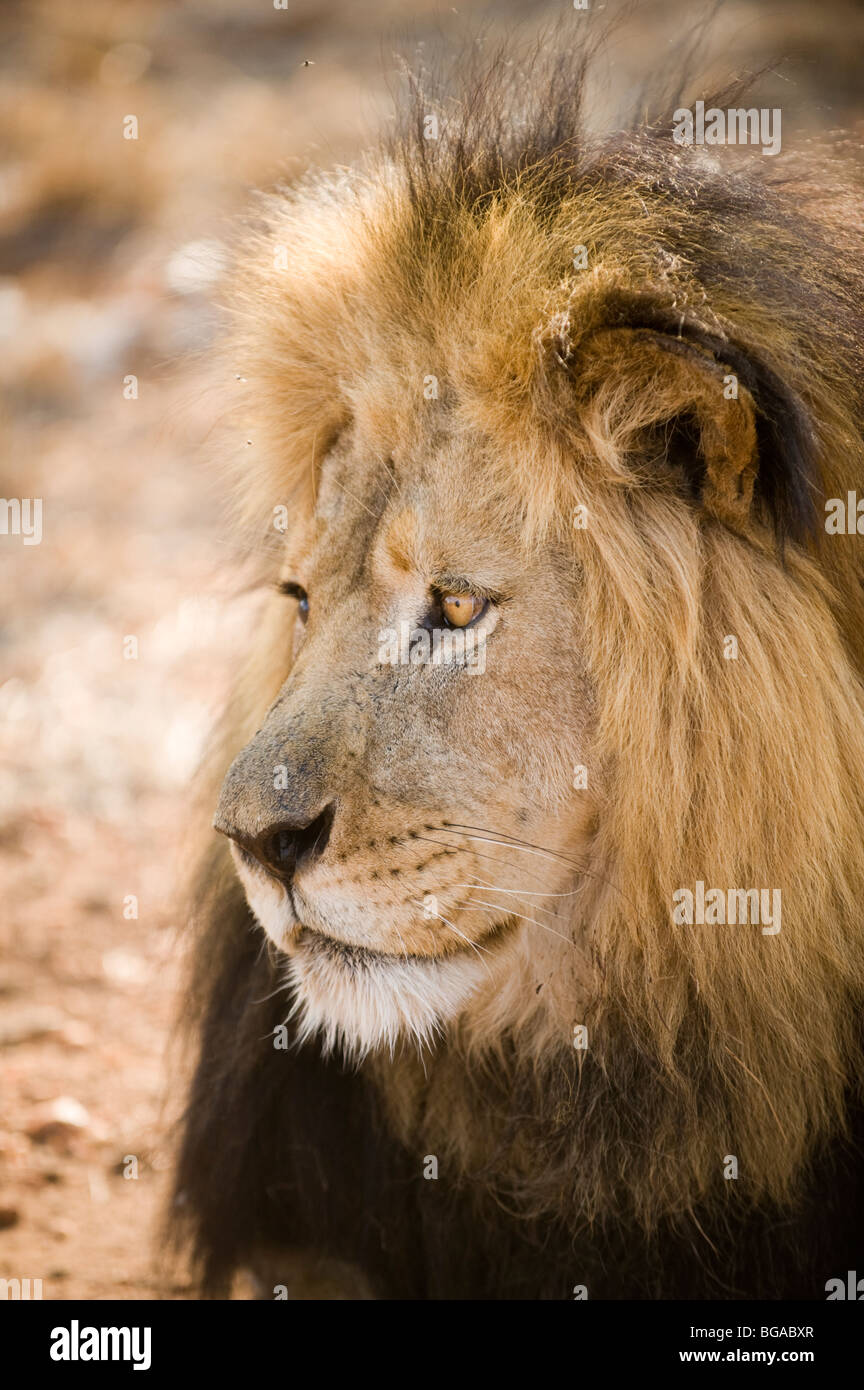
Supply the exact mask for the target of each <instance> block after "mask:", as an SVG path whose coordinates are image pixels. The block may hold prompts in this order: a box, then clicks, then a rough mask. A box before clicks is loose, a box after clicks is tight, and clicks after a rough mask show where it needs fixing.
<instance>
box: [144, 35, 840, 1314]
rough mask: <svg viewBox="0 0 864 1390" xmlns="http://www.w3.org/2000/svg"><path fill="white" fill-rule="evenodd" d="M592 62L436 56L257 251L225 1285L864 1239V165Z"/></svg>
mask: <svg viewBox="0 0 864 1390" xmlns="http://www.w3.org/2000/svg"><path fill="white" fill-rule="evenodd" d="M582 90H583V73H582V69H581V66H580V60H572V59H568V58H566V57H564V58H559V59H557V60H555V61H554V62H552V63H551V64H550V63H547V64H545V65H544V63H543V62H542V61H540V60H538V61H537V62H535V63H534V64H533V65H531V64H525V63H512V62H510V63H508V62H507V61H503V60H500V59H499V60H497V61H492V62H490V63H489V64H488V66H487V67H486V68H485V69H484V70H483V71H482V72H480V73H479V74H475V75H474V76H473V77H469V78H468V79H466V85H465V87H464V89H463V92H462V95H461V100H460V101H459V102H457V103H455V104H454V103H451V104H447V102H446V101H444V102H440V103H439V104H438V105H437V106H433V101H434V100H436V98H434V96H430V95H429V93H428V92H426V93H424V92H423V91H421V90H420V89H419V88H415V92H414V97H413V99H412V100H410V101H409V103H408V106H407V117H406V120H405V121H404V122H403V128H402V130H401V134H400V135H399V136H398V137H397V138H396V139H394V140H392V141H390V142H388V143H387V144H386V145H385V146H384V148H383V149H382V150H381V151H379V152H378V153H377V154H376V155H373V156H370V158H369V160H368V161H367V162H365V163H363V164H361V165H360V166H359V167H356V168H352V169H350V170H341V171H338V172H336V173H333V174H327V173H323V172H316V173H313V174H310V175H309V176H307V177H306V178H305V179H304V180H302V181H300V183H299V184H297V185H296V186H294V187H292V188H290V189H288V190H282V191H280V192H278V193H277V194H275V195H273V196H272V197H271V198H270V199H269V200H268V202H267V203H266V205H265V215H264V219H263V224H262V225H261V226H260V227H259V228H258V230H257V231H256V232H255V234H254V236H253V238H252V241H251V244H250V245H248V246H246V247H245V248H244V250H243V254H242V256H241V260H240V264H239V266H238V269H237V274H236V284H237V295H236V332H235V334H234V336H233V338H232V342H231V359H230V360H231V366H232V370H233V372H234V373H236V374H237V375H238V376H239V377H241V378H242V379H243V380H242V381H241V382H240V383H239V384H238V387H237V389H238V391H242V392H243V396H242V397H240V398H238V399H239V400H240V401H241V402H242V406H241V405H240V404H238V407H237V408H238V411H240V412H241V413H242V414H243V418H244V419H248V420H249V421H250V424H249V433H250V436H251V447H250V448H249V449H247V450H245V452H244V454H243V458H242V463H241V468H240V470H239V471H240V481H239V487H240V492H241V499H242V520H241V521H239V522H238V525H242V526H247V525H248V527H249V528H250V533H254V535H255V537H256V538H257V542H258V549H257V553H258V555H259V562H260V567H261V568H260V574H261V580H262V585H266V586H267V596H266V597H265V598H263V599H262V609H261V617H260V621H259V622H258V624H257V627H256V630H255V632H254V634H253V635H252V637H251V648H252V653H251V657H250V660H249V663H248V665H247V667H246V669H245V670H244V671H243V672H241V674H240V675H239V676H238V682H237V690H236V693H235V698H234V701H233V703H232V707H231V712H230V715H229V718H228V720H227V723H226V727H225V731H224V735H223V738H222V740H221V741H220V742H219V744H218V747H216V748H214V750H213V752H212V758H211V761H212V771H213V776H214V777H215V779H216V781H217V783H220V782H221V791H220V792H219V794H218V806H217V807H216V812H215V821H214V825H215V829H216V831H218V832H219V834H218V835H213V836H212V841H211V843H210V844H209V845H208V849H207V851H206V854H205V855H204V858H203V861H202V867H201V870H200V873H199V876H198V879H197V888H196V912H195V916H196V919H197V922H198V937H197V941H198V945H197V949H196V954H195V963H194V971H193V986H192V996H191V998H190V1000H189V1001H187V1003H186V1005H185V1013H186V1017H187V1021H188V1022H189V1023H190V1026H191V1027H192V1028H193V1030H194V1032H195V1036H196V1038H197V1065H196V1069H195V1073H194V1077H193V1079H192V1082H191V1089H190V1093H189V1100H188V1107H187V1110H186V1116H185V1121H184V1130H183V1138H182V1145H181V1149H180V1154H179V1160H178V1167H177V1177H176V1202H175V1206H174V1208H173V1210H172V1222H175V1221H176V1222H178V1223H179V1227H180V1229H181V1230H182V1232H183V1233H184V1235H185V1238H186V1239H188V1241H189V1243H190V1248H191V1252H192V1259H193V1262H194V1266H195V1268H196V1270H197V1273H198V1275H199V1277H200V1286H201V1289H202V1290H203V1291H204V1292H205V1293H208V1294H219V1293H223V1294H224V1293H225V1292H226V1291H227V1290H228V1289H229V1288H230V1287H231V1280H232V1278H233V1276H234V1274H235V1273H236V1272H237V1271H239V1270H242V1269H249V1270H251V1271H253V1274H254V1276H255V1277H256V1279H257V1280H258V1285H259V1287H260V1289H261V1290H262V1296H266V1297H273V1296H284V1295H285V1293H286V1291H287V1296H289V1297H292V1298H312V1297H324V1298H337V1297H357V1298H396V1297H398V1298H418V1299H432V1298H460V1299H461V1298H465V1299H476V1298H480V1299H482V1298H494V1299H498V1298H501V1299H506V1298H531V1299H534V1298H571V1297H573V1296H574V1291H576V1292H575V1296H576V1297H582V1296H587V1297H589V1298H634V1297H636V1298H674V1297H682V1296H686V1297H688V1298H694V1297H705V1298H709V1297H724V1298H738V1297H745V1296H750V1297H758V1298H774V1297H782V1296H789V1297H791V1296H794V1297H808V1298H821V1297H824V1296H825V1294H824V1289H825V1284H826V1281H827V1280H828V1279H829V1278H830V1277H832V1276H834V1275H837V1274H841V1275H842V1274H843V1271H845V1270H846V1269H847V1268H855V1267H856V1266H855V1257H856V1252H855V1247H856V1240H857V1239H859V1238H860V1232H861V1224H860V1215H861V1211H862V1185H861V1178H860V1165H858V1164H857V1162H856V1160H857V1155H858V1153H859V1152H860V1141H861V1123H860V1115H861V1108H860V1093H859V1088H858V1078H859V1077H860V1066H861V1039H860V1027H859V1022H858V1016H857V1011H858V1009H859V1007H860V1003H861V994H862V979H864V975H862V968H864V932H862V908H864V843H862V826H864V778H862V769H864V690H862V679H861V678H862V657H864V587H862V586H864V566H862V549H861V546H862V542H861V541H860V539H859V537H858V535H857V533H856V530H855V527H854V526H852V527H851V528H850V533H849V534H833V533H831V532H829V531H828V530H826V527H825V524H824V514H825V507H826V502H828V501H829V500H830V499H837V498H840V499H845V498H846V497H847V494H849V493H850V492H854V490H855V489H856V488H857V487H858V486H860V485H861V483H862V480H864V468H862V437H861V420H862V383H864V352H862V331H861V330H862V324H861V313H862V309H861V306H862V304H864V276H862V256H861V233H860V230H859V229H860V227H861V225H862V224H861V219H860V200H858V199H857V195H855V194H854V193H852V192H849V191H848V188H847V185H848V186H849V187H851V186H852V185H853V183H854V180H852V179H851V177H850V176H848V175H847V174H846V173H844V166H843V165H842V163H840V162H839V158H838V160H836V161H835V162H833V163H826V164H824V165H822V166H819V167H817V168H815V169H814V168H812V167H810V168H808V167H806V166H804V167H799V166H798V165H797V164H796V163H795V162H794V161H790V160H789V158H788V157H787V156H786V155H782V156H780V157H779V158H778V159H772V160H764V159H760V158H759V157H758V156H756V158H755V161H754V162H746V161H742V160H740V159H736V160H734V161H733V159H732V152H731V151H720V152H717V151H712V152H711V158H708V157H706V152H705V151H704V150H700V149H698V148H696V147H693V148H689V149H688V148H682V147H680V146H679V145H677V144H676V143H675V142H674V141H673V139H672V135H671V131H672V120H671V118H669V119H659V118H658V119H657V120H656V121H654V122H652V123H651V124H649V125H636V126H634V128H633V129H632V130H630V131H629V132H625V133H620V132H619V133H616V134H614V135H612V136H609V137H606V138H599V137H598V138H594V139H591V138H589V137H588V136H587V135H585V133H584V124H583V120H582V117H581V113H580V93H581V91H582ZM714 100H715V104H716V105H718V106H724V105H726V104H728V102H726V101H724V100H722V99H717V98H715V99H714ZM430 109H432V110H435V111H436V112H437V115H436V123H437V125H436V131H435V138H428V137H429V130H430V123H429V119H428V117H429V112H430ZM727 154H728V155H729V158H728V159H726V158H725V156H726V155H727ZM817 164H818V161H817ZM826 179H827V180H828V182H827V183H826ZM856 209H858V211H857V212H856ZM244 383H245V384H244ZM836 529H837V528H835V530H836ZM262 537H263V539H262ZM443 634H447V637H448V641H447V643H443V642H442V640H441V639H442V635H443ZM433 639H434V640H433ZM457 639H458V640H457ZM436 654H437V655H436ZM229 764H230V766H229ZM216 801H217V796H216V791H215V790H214V792H213V802H212V804H213V805H215V804H216ZM211 809H212V806H211ZM694 905H695V906H694ZM858 1254H859V1255H860V1250H859V1251H858ZM277 1290H280V1291H281V1293H276V1292H275V1291H277Z"/></svg>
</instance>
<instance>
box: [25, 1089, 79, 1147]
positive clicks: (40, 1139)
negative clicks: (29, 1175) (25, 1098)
mask: <svg viewBox="0 0 864 1390" xmlns="http://www.w3.org/2000/svg"><path fill="white" fill-rule="evenodd" d="M90 1127H91V1120H90V1115H89V1113H88V1112H87V1111H86V1110H85V1109H84V1106H83V1105H82V1104H81V1102H80V1101H77V1100H75V1099H74V1098H73V1097H72V1096H58V1097H57V1099H56V1100H49V1101H47V1102H46V1103H45V1104H44V1105H40V1106H39V1108H38V1110H37V1112H36V1114H35V1115H34V1117H33V1119H32V1120H31V1121H30V1124H29V1125H28V1126H27V1133H28V1134H29V1136H30V1138H31V1139H32V1140H34V1142H35V1143H37V1144H53V1145H54V1146H55V1147H61V1148H63V1147H67V1146H68V1144H69V1142H70V1140H72V1139H73V1138H74V1137H75V1136H76V1135H78V1134H81V1133H82V1132H83V1131H85V1130H88V1129H90Z"/></svg>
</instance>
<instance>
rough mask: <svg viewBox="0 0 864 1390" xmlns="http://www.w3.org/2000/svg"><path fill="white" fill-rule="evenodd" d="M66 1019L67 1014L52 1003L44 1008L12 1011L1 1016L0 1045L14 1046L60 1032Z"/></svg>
mask: <svg viewBox="0 0 864 1390" xmlns="http://www.w3.org/2000/svg"><path fill="white" fill-rule="evenodd" d="M66 1021H67V1020H66V1016H65V1014H62V1013H61V1012H60V1010H59V1009H55V1008H52V1007H51V1005H50V1004H48V1005H46V1006H45V1007H44V1008H32V1009H16V1010H15V1011H14V1012H11V1011H10V1012H9V1013H6V1014H3V1015H2V1016H0V1047H13V1046H15V1045H16V1044H18V1043H25V1042H33V1041H34V1040H35V1039H36V1038H44V1037H48V1036H50V1034H52V1033H60V1032H61V1031H62V1029H63V1026H64V1024H65V1023H66Z"/></svg>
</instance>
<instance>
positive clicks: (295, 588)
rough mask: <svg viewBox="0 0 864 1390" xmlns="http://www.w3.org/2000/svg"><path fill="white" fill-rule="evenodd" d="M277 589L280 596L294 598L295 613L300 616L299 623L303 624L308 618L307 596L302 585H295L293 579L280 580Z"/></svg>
mask: <svg viewBox="0 0 864 1390" xmlns="http://www.w3.org/2000/svg"><path fill="white" fill-rule="evenodd" d="M277 588H278V590H279V592H280V594H287V595H288V597H289V598H296V600H297V612H298V613H299V614H300V621H301V622H303V623H305V621H306V619H307V618H308V617H309V595H308V594H307V592H306V590H305V589H304V588H303V585H302V584H295V583H294V580H293V579H282V580H280V581H279V584H278V585H277Z"/></svg>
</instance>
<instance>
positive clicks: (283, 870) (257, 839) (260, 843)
mask: <svg viewBox="0 0 864 1390" xmlns="http://www.w3.org/2000/svg"><path fill="white" fill-rule="evenodd" d="M335 810H336V808H335V806H334V805H333V804H332V803H331V804H330V805H329V806H325V807H324V810H323V811H321V812H320V813H319V814H318V815H317V816H315V818H314V820H310V821H303V820H292V819H291V818H290V817H286V818H285V819H284V820H280V821H278V822H277V823H276V824H274V825H268V827H267V829H266V830H264V831H262V832H261V834H260V835H255V836H251V835H244V834H242V833H240V832H239V831H233V830H231V829H228V828H226V827H225V826H223V825H220V824H218V823H217V824H216V829H217V830H220V831H221V832H222V834H223V835H227V836H228V837H229V839H231V840H234V841H235V842H236V843H237V844H238V845H240V847H241V849H245V850H246V851H247V853H249V854H252V855H254V857H255V858H256V859H257V860H258V862H259V864H263V866H264V868H265V869H266V870H267V871H268V873H271V874H273V875H274V876H275V877H276V878H279V879H282V880H283V882H285V883H290V881H291V879H292V878H293V876H294V874H295V872H296V870H297V868H298V866H299V865H300V864H301V863H304V864H307V863H312V862H313V861H314V860H315V859H318V858H319V857H320V856H321V855H322V854H323V853H324V850H325V849H326V848H327V841H328V840H329V839H330V830H331V828H332V825H333V817H334V814H335Z"/></svg>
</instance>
